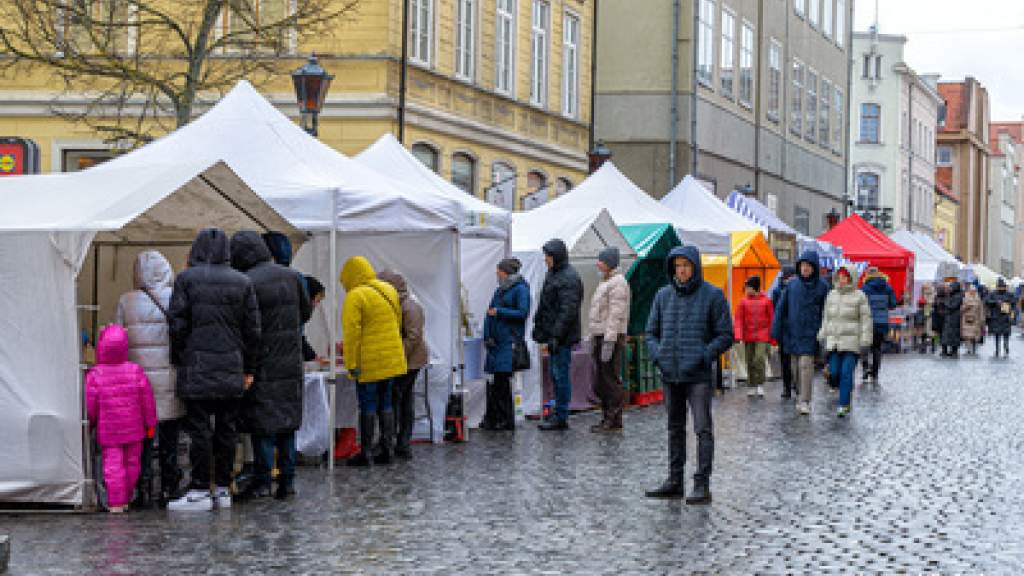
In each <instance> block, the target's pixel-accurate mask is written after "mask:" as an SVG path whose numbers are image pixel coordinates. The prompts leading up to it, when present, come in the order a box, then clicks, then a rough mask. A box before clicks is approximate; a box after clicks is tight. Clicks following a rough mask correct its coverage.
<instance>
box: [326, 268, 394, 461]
mask: <svg viewBox="0 0 1024 576" xmlns="http://www.w3.org/2000/svg"><path fill="white" fill-rule="evenodd" d="M340 280H341V284H342V286H344V288H345V292H346V294H345V304H344V306H343V307H342V318H341V325H342V333H343V334H344V342H343V345H344V350H345V368H346V369H347V370H348V374H349V377H350V378H352V379H353V380H355V381H356V392H357V393H358V396H359V435H360V444H361V447H362V449H361V450H360V452H359V455H358V456H356V457H354V458H351V459H349V461H348V465H349V466H369V465H370V461H371V460H372V461H373V463H375V464H390V463H391V461H392V457H393V445H392V444H393V442H394V438H395V417H394V413H393V411H392V403H391V401H392V392H391V388H392V383H393V381H394V379H395V378H398V377H399V376H404V375H405V374H406V373H408V372H409V365H408V364H407V363H406V361H405V348H404V347H403V346H402V302H401V298H400V297H399V296H398V291H397V290H395V288H394V286H392V285H391V284H388V283H387V282H383V281H381V280H379V279H378V278H377V273H376V272H375V271H374V269H373V266H372V265H370V261H369V260H367V259H366V258H363V257H362V256H354V257H352V258H349V259H348V261H347V262H345V265H344V266H343V267H342V269H341V277H340ZM378 424H379V426H380V442H379V447H378V448H379V450H378V452H377V454H376V455H375V456H373V457H372V458H371V456H370V454H371V452H372V451H373V437H374V429H375V428H376V427H377V426H378Z"/></svg>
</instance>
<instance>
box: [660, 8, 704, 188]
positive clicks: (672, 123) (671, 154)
mask: <svg viewBox="0 0 1024 576" xmlns="http://www.w3.org/2000/svg"><path fill="white" fill-rule="evenodd" d="M680 1H681V0H673V1H672V92H671V102H670V103H669V121H668V126H669V136H668V188H666V190H672V188H674V187H675V185H676V140H678V139H679V18H680V8H681V7H680ZM698 1H699V0H694V4H695V5H696V2H698ZM696 31H697V28H696V27H695V28H694V37H696ZM691 44H692V43H691ZM694 48H696V47H695V46H694ZM696 53H697V52H696V49H695V50H694V54H696ZM694 81H696V68H694Z"/></svg>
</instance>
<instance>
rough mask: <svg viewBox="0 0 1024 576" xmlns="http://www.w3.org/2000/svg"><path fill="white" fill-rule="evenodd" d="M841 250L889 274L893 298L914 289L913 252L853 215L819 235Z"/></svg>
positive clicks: (852, 257) (849, 257)
mask: <svg viewBox="0 0 1024 576" xmlns="http://www.w3.org/2000/svg"><path fill="white" fill-rule="evenodd" d="M818 239H819V240H825V241H827V242H830V243H832V244H835V245H837V246H840V247H841V248H842V249H843V256H844V257H845V258H848V259H850V260H855V261H863V262H868V263H869V264H870V265H871V266H876V267H877V268H878V269H879V270H880V271H881V272H882V273H884V274H886V275H887V276H888V277H889V283H890V284H891V285H892V288H893V291H895V292H896V298H897V299H901V298H903V294H904V292H907V291H908V290H911V291H912V289H913V278H914V260H915V258H914V253H913V252H912V251H910V250H907V249H906V248H904V247H902V246H900V245H899V244H897V243H896V242H893V241H892V240H891V239H889V237H887V236H886V235H885V234H882V233H881V232H880V231H879V230H878V229H877V228H875V227H874V226H872V225H871V224H869V223H868V222H867V221H865V220H864V219H863V218H861V217H860V216H858V215H856V214H854V215H852V216H849V217H847V218H845V219H844V220H843V221H842V222H840V223H839V224H837V225H836V226H835V227H834V228H832V229H831V230H829V231H828V232H825V233H824V234H822V235H821V236H819V237H818Z"/></svg>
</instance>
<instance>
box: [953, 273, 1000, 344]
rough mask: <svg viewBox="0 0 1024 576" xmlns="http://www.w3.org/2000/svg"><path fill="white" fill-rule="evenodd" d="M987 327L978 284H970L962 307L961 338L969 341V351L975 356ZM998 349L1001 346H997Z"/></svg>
mask: <svg viewBox="0 0 1024 576" xmlns="http://www.w3.org/2000/svg"><path fill="white" fill-rule="evenodd" d="M984 328H985V307H984V304H983V303H982V301H981V296H979V295H978V288H977V287H976V286H969V287H968V288H967V294H965V295H964V303H963V305H962V306H961V307H960V338H961V339H963V340H964V341H965V342H967V353H968V354H970V355H971V356H974V355H976V354H977V353H978V340H979V339H980V338H981V332H982V330H983V329H984ZM996 351H997V352H998V351H999V347H998V346H996Z"/></svg>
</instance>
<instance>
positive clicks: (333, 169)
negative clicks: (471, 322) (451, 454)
mask: <svg viewBox="0 0 1024 576" xmlns="http://www.w3.org/2000/svg"><path fill="white" fill-rule="evenodd" d="M221 158H223V159H224V160H225V161H227V162H228V163H229V164H230V165H231V167H232V168H233V169H234V170H235V171H236V172H237V173H238V175H239V176H240V177H241V178H242V179H243V180H244V181H245V182H246V183H247V184H248V185H249V186H250V187H251V188H252V189H253V190H254V191H255V192H256V193H257V194H259V195H260V196H261V197H262V198H264V199H265V200H266V201H267V202H268V203H269V204H270V205H271V206H272V207H273V208H274V209H275V210H277V211H278V212H279V213H281V215H283V216H284V217H285V218H286V219H287V220H288V221H289V222H290V223H291V224H292V225H293V226H295V227H296V228H298V229H300V230H303V231H306V232H312V233H315V234H314V236H313V238H312V239H311V241H309V242H307V243H306V245H305V246H304V247H303V248H302V249H301V250H299V251H298V253H297V254H296V258H295V262H294V266H295V267H296V268H297V269H299V270H301V271H303V272H304V273H307V274H312V275H314V276H316V277H317V278H319V279H320V280H321V281H322V282H323V283H324V285H325V286H328V290H329V292H328V294H329V296H330V297H329V298H328V300H327V303H328V304H327V305H326V306H324V307H322V308H323V310H322V311H321V312H320V313H319V315H318V316H317V317H316V318H315V319H314V321H313V322H311V323H310V324H309V325H308V326H307V329H306V333H307V336H308V337H309V340H310V342H311V343H312V344H313V346H314V347H315V348H316V349H317V350H319V351H320V352H321V353H325V352H326V353H325V355H327V354H330V355H332V356H333V354H334V346H333V345H329V343H330V342H333V341H336V340H337V339H339V338H340V336H339V335H340V326H339V324H340V321H339V320H340V313H339V312H338V311H339V310H340V309H341V300H342V298H343V294H342V288H341V286H340V284H339V283H338V281H337V280H336V279H337V277H338V270H339V269H340V267H341V264H342V263H343V262H344V261H345V260H347V259H348V258H350V257H352V256H356V255H360V256H365V257H367V258H368V259H369V260H370V261H371V262H372V263H373V265H374V267H375V268H376V269H378V270H380V269H383V268H391V269H393V270H397V271H399V272H401V273H402V274H403V275H404V276H405V278H406V280H407V281H408V283H409V287H410V289H411V290H412V292H413V293H414V294H416V296H417V297H418V298H419V299H420V301H421V302H422V303H423V305H424V308H426V310H427V328H426V336H427V342H428V344H429V346H430V349H431V366H432V369H431V370H430V379H431V392H430V402H431V406H432V414H433V416H434V418H433V422H432V426H433V428H434V438H435V439H437V440H440V439H441V438H443V428H444V412H445V410H444V409H445V406H446V405H447V401H448V394H449V392H450V388H451V387H452V386H453V385H458V384H459V382H458V373H457V367H458V366H460V365H461V363H462V362H461V352H462V343H461V336H460V329H459V302H460V300H461V291H460V287H459V269H460V267H459V264H458V262H459V242H458V231H459V228H460V226H461V224H462V223H463V222H465V220H466V216H465V214H464V212H463V209H462V207H461V206H460V205H459V204H458V203H457V202H455V201H453V200H451V199H450V198H446V197H444V196H442V195H440V194H438V193H436V192H434V191H432V190H429V189H418V190H413V189H410V187H409V186H408V185H405V184H402V183H401V182H399V181H397V180H394V179H391V178H389V177H387V176H385V175H382V174H380V173H378V172H375V171H373V170H371V169H369V168H367V167H365V166H363V164H361V163H359V162H356V161H354V160H352V159H350V158H348V157H346V156H344V155H342V154H341V153H339V152H337V151H336V150H334V149H333V148H331V147H329V146H327V145H326V144H323V143H322V142H320V141H319V140H317V139H316V138H313V137H312V136H310V135H309V134H307V133H306V132H305V131H304V130H302V129H301V128H300V127H299V126H297V125H296V124H295V123H294V122H292V121H291V120H290V119H288V118H287V117H286V116H285V115H284V114H282V113H280V112H279V111H278V110H277V109H276V108H274V106H273V105H272V104H270V102H268V101H267V100H266V99H264V98H263V96H261V95H260V94H259V93H258V92H256V90H255V89H254V88H253V87H252V85H250V84H249V83H248V82H245V81H242V82H239V83H238V85H237V86H235V88H234V89H232V90H231V92H230V93H228V94H227V95H226V96H225V97H224V98H223V99H221V100H220V102H218V103H217V104H216V105H215V106H213V107H212V108H211V109H210V110H209V111H207V112H206V113H205V114H203V115H202V116H201V117H199V118H197V119H196V120H195V121H193V122H191V123H190V124H188V125H186V126H183V127H182V128H180V129H178V130H176V131H175V132H172V133H170V134H168V135H167V136H164V137H163V138H160V139H159V140H156V141H154V142H153V143H151V144H149V145H147V146H144V147H142V148H140V149H138V150H136V151H134V152H131V153H129V154H125V155H124V156H121V157H119V158H116V159H114V160H111V161H109V162H107V163H105V164H102V165H100V166H97V167H96V168H94V169H93V170H97V171H101V172H104V171H111V170H117V169H120V168H125V167H136V168H146V167H149V166H152V165H154V164H159V163H168V162H181V161H185V160H189V161H195V160H207V161H209V160H210V159H221ZM332 369H333V365H332ZM332 406H334V402H332ZM422 434H423V432H422V431H420V430H417V435H419V436H422ZM332 439H333V435H332ZM332 463H333V461H332Z"/></svg>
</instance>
